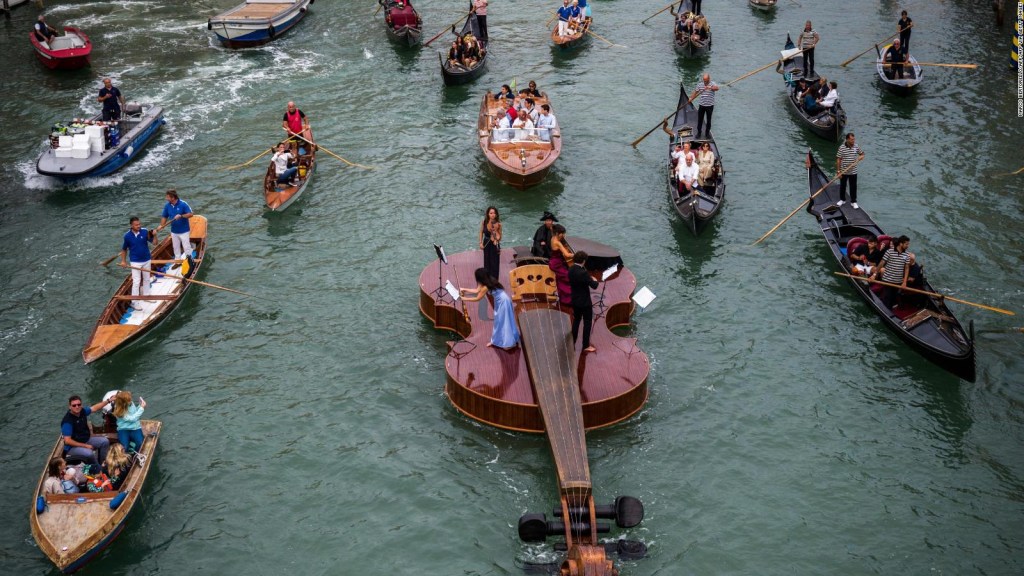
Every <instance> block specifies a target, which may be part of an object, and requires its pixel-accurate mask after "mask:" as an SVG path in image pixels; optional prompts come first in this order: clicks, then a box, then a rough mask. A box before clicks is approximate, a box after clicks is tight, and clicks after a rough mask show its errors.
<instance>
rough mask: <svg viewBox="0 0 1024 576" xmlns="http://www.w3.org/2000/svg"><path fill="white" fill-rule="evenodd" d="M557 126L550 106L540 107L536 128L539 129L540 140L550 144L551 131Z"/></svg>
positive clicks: (542, 105) (543, 105)
mask: <svg viewBox="0 0 1024 576" xmlns="http://www.w3.org/2000/svg"><path fill="white" fill-rule="evenodd" d="M557 126H558V121H557V120H556V119H555V115H554V114H552V113H551V106H548V105H547V104H541V105H540V116H538V117H537V128H539V129H540V130H539V132H540V139H541V140H543V141H545V142H551V129H552V128H556V127H557Z"/></svg>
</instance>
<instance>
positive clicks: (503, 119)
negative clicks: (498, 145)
mask: <svg viewBox="0 0 1024 576" xmlns="http://www.w3.org/2000/svg"><path fill="white" fill-rule="evenodd" d="M492 127H493V128H494V131H493V132H492V136H491V138H492V140H494V141H495V142H507V141H508V140H509V138H511V130H510V128H512V122H511V121H510V120H509V117H508V114H499V115H498V118H495V119H494V124H493V125H492Z"/></svg>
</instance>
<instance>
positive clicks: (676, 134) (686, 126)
mask: <svg viewBox="0 0 1024 576" xmlns="http://www.w3.org/2000/svg"><path fill="white" fill-rule="evenodd" d="M689 100H690V95H689V94H687V93H686V87H684V86H683V85H682V84H680V85H679V104H678V105H677V106H676V108H677V109H680V108H681V110H679V111H678V112H676V115H675V117H674V119H673V121H672V131H671V132H669V140H668V151H669V177H668V189H669V199H670V200H671V201H672V205H673V206H675V208H676V212H678V213H679V216H680V217H681V218H682V219H683V222H686V226H687V227H688V228H689V229H690V231H691V232H693V233H694V234H700V232H701V230H703V229H704V228H705V227H707V225H708V223H709V222H711V219H712V218H714V217H715V215H717V214H718V212H719V210H721V208H722V204H723V203H724V202H725V170H724V169H723V168H722V154H721V152H720V151H719V150H718V144H716V143H715V137H714V135H712V134H711V133H710V131H708V134H707V135H706V136H705V137H704V138H696V137H695V134H696V132H697V108H696V107H695V106H694V105H693V103H692V102H689ZM688 102H689V103H688ZM686 142H689V143H690V147H691V149H692V150H693V153H694V155H696V154H697V152H698V150H699V148H700V146H701V145H702V144H704V143H705V142H707V143H708V144H709V145H710V146H711V152H712V153H713V154H714V155H715V164H714V167H713V168H712V169H711V175H710V176H709V177H708V178H707V180H706V181H705V182H704V183H703V184H702V188H703V190H702V191H695V192H696V193H694V194H691V193H689V192H686V191H685V189H684V190H683V191H680V187H679V180H678V179H677V178H676V171H675V164H674V160H673V158H672V152H673V151H674V150H675V145H676V144H677V143H679V144H684V143H686ZM678 161H679V162H682V161H683V160H682V159H681V158H680V159H679V160H678Z"/></svg>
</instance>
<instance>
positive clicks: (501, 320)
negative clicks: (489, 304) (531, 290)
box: [459, 268, 519, 350]
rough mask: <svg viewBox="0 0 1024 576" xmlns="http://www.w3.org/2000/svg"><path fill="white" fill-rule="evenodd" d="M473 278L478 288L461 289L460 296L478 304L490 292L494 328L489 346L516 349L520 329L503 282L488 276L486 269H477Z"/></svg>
mask: <svg viewBox="0 0 1024 576" xmlns="http://www.w3.org/2000/svg"><path fill="white" fill-rule="evenodd" d="M473 276H474V278H476V284H477V286H476V288H475V289H472V290H470V289H466V288H459V294H461V295H462V297H463V299H464V300H465V301H466V302H478V301H480V300H482V299H483V297H484V296H486V295H487V293H488V292H490V293H491V295H492V296H493V297H494V327H493V328H492V329H491V339H490V341H488V342H487V346H488V347H497V348H502V349H505V350H508V349H511V348H515V347H516V346H518V345H519V328H518V327H517V326H516V317H515V308H514V306H513V304H512V298H510V297H509V295H508V293H506V292H505V287H504V286H502V285H501V282H498V281H497V280H496V279H495V278H494V277H493V276H491V275H490V274H488V273H487V270H486V269H484V268H477V269H476V271H475V272H474V273H473Z"/></svg>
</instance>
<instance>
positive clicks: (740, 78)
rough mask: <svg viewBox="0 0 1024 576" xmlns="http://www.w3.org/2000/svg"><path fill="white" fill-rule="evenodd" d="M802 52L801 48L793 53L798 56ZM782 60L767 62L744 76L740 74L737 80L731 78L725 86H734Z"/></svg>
mask: <svg viewBox="0 0 1024 576" xmlns="http://www.w3.org/2000/svg"><path fill="white" fill-rule="evenodd" d="M801 53H803V50H800V51H799V52H796V53H795V54H793V56H796V55H797V54H801ZM780 62H782V60H776V61H774V62H772V63H770V64H765V65H764V66H761V67H760V68H758V69H757V70H754V71H751V72H747V73H746V74H744V75H743V76H740V77H739V78H737V79H735V80H730V81H729V82H726V83H725V86H732V85H733V84H735V83H737V82H739V81H740V80H743V79H744V78H748V77H750V76H753V75H754V74H757V73H758V72H761V71H764V70H767V69H769V68H771V67H772V66H776V65H778V64H779V63H780Z"/></svg>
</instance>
